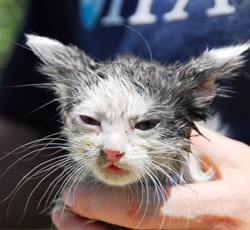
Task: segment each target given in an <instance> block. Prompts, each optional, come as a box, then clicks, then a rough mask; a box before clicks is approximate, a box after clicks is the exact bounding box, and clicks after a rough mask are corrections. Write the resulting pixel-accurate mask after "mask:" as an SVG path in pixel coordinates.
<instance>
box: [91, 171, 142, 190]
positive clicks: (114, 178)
mask: <svg viewBox="0 0 250 230" xmlns="http://www.w3.org/2000/svg"><path fill="white" fill-rule="evenodd" d="M94 174H95V176H96V177H97V178H98V179H99V180H101V181H102V182H104V183H105V184H108V185H114V186H125V185H128V184H131V183H135V182H137V181H138V180H139V178H138V176H137V175H136V174H135V173H133V172H131V171H129V170H124V169H122V168H119V167H116V166H109V167H107V168H104V169H98V170H95V172H94Z"/></svg>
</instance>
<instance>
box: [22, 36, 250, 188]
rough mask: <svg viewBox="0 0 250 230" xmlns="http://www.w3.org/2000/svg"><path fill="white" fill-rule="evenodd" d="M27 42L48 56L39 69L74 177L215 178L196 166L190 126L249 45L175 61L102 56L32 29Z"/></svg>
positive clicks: (126, 180)
mask: <svg viewBox="0 0 250 230" xmlns="http://www.w3.org/2000/svg"><path fill="white" fill-rule="evenodd" d="M27 45H28V46H29V47H30V48H31V49H32V51H33V52H34V53H35V54H36V55H37V56H38V57H39V58H40V59H41V60H42V62H43V65H42V66H41V68H40V70H41V72H42V73H43V74H45V75H48V76H49V77H50V79H51V82H52V84H51V86H50V87H51V89H53V90H54V92H55V93H56V95H57V97H58V100H59V102H60V113H61V119H62V121H63V125H64V127H63V129H62V134H63V136H64V137H66V138H67V140H68V144H69V157H70V159H71V160H72V159H73V161H74V166H72V161H70V164H69V165H65V167H68V168H69V169H71V168H72V167H75V170H71V174H72V175H70V177H69V178H68V182H76V181H79V180H80V181H90V180H92V181H94V182H95V181H96V182H101V183H104V184H108V185H112V186H126V185H130V184H133V183H142V184H155V185H156V184H161V185H168V184H169V185H174V184H183V183H190V182H199V181H206V180H208V179H209V176H208V175H207V174H206V173H203V172H202V171H201V170H195V168H196V167H198V164H197V163H196V159H195V158H194V157H193V155H192V153H191V150H190V145H191V143H190V141H189V137H190V132H191V129H195V130H197V128H196V126H195V124H194V122H195V121H200V120H205V119H206V118H207V116H208V115H209V113H210V108H209V105H210V103H211V102H212V100H213V98H214V97H215V96H216V95H217V92H218V89H217V85H216V84H215V80H216V79H224V78H228V77H232V76H235V75H236V70H237V69H238V68H239V67H241V66H242V64H243V58H244V55H243V54H244V52H245V51H247V50H248V49H249V44H242V45H238V46H230V47H226V48H220V49H212V50H206V51H205V52H204V53H202V54H201V56H200V57H198V58H192V59H190V60H189V61H187V62H186V63H184V64H179V63H175V64H170V65H163V64H161V63H158V62H155V61H154V62H149V61H145V60H143V59H141V58H138V57H135V56H133V55H132V54H126V55H121V56H120V55H118V56H117V57H116V59H115V60H114V61H106V62H98V63H97V62H95V61H94V60H93V59H91V58H90V57H89V56H88V55H86V54H85V53H84V52H83V51H81V50H79V49H78V48H77V47H74V46H65V45H63V44H62V43H60V42H58V41H56V40H52V39H49V38H45V37H39V36H34V35H27ZM197 132H198V133H199V131H198V130H197ZM197 171H199V172H198V173H197Z"/></svg>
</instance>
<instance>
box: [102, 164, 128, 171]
mask: <svg viewBox="0 0 250 230" xmlns="http://www.w3.org/2000/svg"><path fill="white" fill-rule="evenodd" d="M106 169H108V170H111V171H124V170H123V169H121V168H119V167H117V166H115V165H110V166H108V167H107V168H106Z"/></svg>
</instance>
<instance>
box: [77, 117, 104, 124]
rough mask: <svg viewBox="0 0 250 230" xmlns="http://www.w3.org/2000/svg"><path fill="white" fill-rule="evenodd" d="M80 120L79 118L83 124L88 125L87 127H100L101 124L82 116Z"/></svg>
mask: <svg viewBox="0 0 250 230" xmlns="http://www.w3.org/2000/svg"><path fill="white" fill-rule="evenodd" d="M80 118H81V120H82V121H83V122H84V123H86V124H88V125H95V126H99V125H101V123H100V122H99V121H97V120H95V119H93V118H91V117H88V116H84V115H80Z"/></svg>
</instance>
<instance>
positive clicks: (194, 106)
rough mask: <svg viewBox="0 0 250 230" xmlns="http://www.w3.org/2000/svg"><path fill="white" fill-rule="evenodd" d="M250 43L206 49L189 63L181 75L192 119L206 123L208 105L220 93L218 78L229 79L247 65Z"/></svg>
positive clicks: (180, 78)
mask: <svg viewBox="0 0 250 230" xmlns="http://www.w3.org/2000/svg"><path fill="white" fill-rule="evenodd" d="M249 48H250V43H245V44H242V45H237V46H230V47H225V48H218V49H212V50H206V51H205V52H204V53H203V54H202V55H201V56H200V57H198V58H195V59H191V60H190V61H188V62H187V63H186V64H185V65H184V67H183V68H182V70H181V71H180V74H179V76H178V77H179V80H180V81H181V82H182V84H181V85H182V87H183V88H184V91H185V95H186V96H185V97H186V98H187V100H188V101H189V103H188V106H189V108H188V109H189V112H190V114H189V116H190V119H192V120H204V119H205V118H206V115H207V113H208V109H209V105H210V104H211V102H212V100H213V99H214V97H215V96H216V93H217V92H218V86H217V84H216V83H215V81H216V80H217V79H229V78H230V77H233V76H235V75H237V70H238V69H239V68H241V67H242V66H243V64H244V57H245V55H244V53H245V52H246V51H248V50H249Z"/></svg>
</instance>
